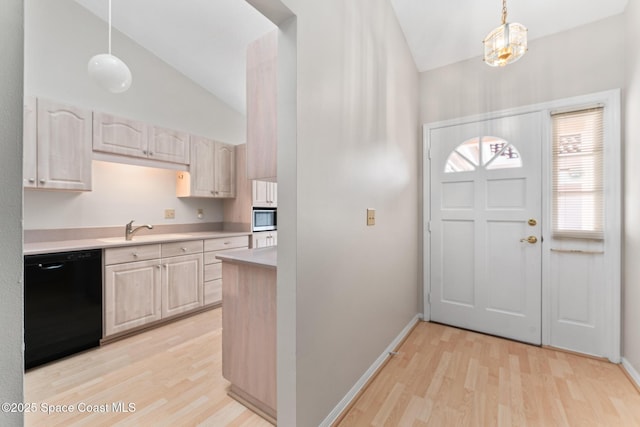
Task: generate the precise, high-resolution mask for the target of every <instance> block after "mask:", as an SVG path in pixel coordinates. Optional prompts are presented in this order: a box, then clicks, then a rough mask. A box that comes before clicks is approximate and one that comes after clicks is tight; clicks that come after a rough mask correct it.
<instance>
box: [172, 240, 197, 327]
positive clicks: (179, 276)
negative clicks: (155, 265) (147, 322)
mask: <svg viewBox="0 0 640 427" xmlns="http://www.w3.org/2000/svg"><path fill="white" fill-rule="evenodd" d="M202 291H203V289H202V253H200V254H197V255H185V256H179V257H173V258H168V259H163V260H162V317H163V318H165V317H170V316H175V315H176V314H180V313H184V312H187V311H191V310H194V309H196V308H198V307H202V303H203V292H202Z"/></svg>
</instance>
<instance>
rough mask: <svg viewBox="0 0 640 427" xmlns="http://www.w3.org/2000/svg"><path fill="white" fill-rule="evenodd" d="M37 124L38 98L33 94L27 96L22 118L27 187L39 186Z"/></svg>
mask: <svg viewBox="0 0 640 427" xmlns="http://www.w3.org/2000/svg"><path fill="white" fill-rule="evenodd" d="M37 125H38V121H37V111H36V99H35V98H34V97H32V96H29V97H25V99H24V112H23V120H22V143H23V153H22V156H23V157H22V159H23V162H22V177H23V179H22V182H23V185H24V187H25V188H35V187H37V186H38V183H37V179H38V163H37V160H38V157H37V150H38V140H37V139H36V136H37Z"/></svg>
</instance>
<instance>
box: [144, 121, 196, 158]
mask: <svg viewBox="0 0 640 427" xmlns="http://www.w3.org/2000/svg"><path fill="white" fill-rule="evenodd" d="M148 153H149V158H153V159H155V160H161V161H164V162H172V163H184V164H186V165H188V164H189V134H188V133H187V132H181V131H177V130H172V129H166V128H161V127H158V126H154V127H153V128H152V132H151V136H150V138H149V151H148Z"/></svg>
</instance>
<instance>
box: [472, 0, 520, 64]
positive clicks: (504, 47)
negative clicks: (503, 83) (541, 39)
mask: <svg viewBox="0 0 640 427" xmlns="http://www.w3.org/2000/svg"><path fill="white" fill-rule="evenodd" d="M482 43H483V44H484V62H486V63H487V64H489V65H490V66H492V67H504V66H505V65H507V64H511V63H512V62H516V61H517V60H518V59H520V58H522V56H523V55H524V53H525V52H526V51H527V28H526V27H525V26H524V25H522V24H517V23H513V24H509V23H508V22H507V0H502V25H500V26H499V27H497V28H495V29H494V30H492V31H491V32H490V33H489V34H488V35H487V37H485V38H484V40H483V41H482Z"/></svg>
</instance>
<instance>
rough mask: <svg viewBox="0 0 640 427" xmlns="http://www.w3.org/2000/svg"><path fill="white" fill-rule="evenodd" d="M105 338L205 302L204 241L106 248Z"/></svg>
mask: <svg viewBox="0 0 640 427" xmlns="http://www.w3.org/2000/svg"><path fill="white" fill-rule="evenodd" d="M104 262H105V274H104V277H105V283H104V289H105V304H104V313H105V316H104V318H105V336H109V335H113V334H117V333H119V332H124V331H127V330H130V329H132V328H136V327H139V326H144V325H147V324H149V323H152V322H155V321H158V320H161V319H165V318H168V317H171V316H174V315H177V314H180V313H185V312H187V311H191V310H194V309H197V308H199V307H201V306H202V304H203V296H204V294H203V241H202V240H193V241H184V242H172V243H162V244H150V245H137V246H124V247H118V248H109V249H105V251H104Z"/></svg>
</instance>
